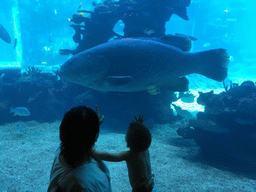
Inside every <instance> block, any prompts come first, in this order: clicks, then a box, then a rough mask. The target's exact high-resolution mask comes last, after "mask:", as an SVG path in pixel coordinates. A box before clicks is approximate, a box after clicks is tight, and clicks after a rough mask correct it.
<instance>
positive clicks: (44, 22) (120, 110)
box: [0, 0, 256, 191]
mask: <svg viewBox="0 0 256 192" xmlns="http://www.w3.org/2000/svg"><path fill="white" fill-rule="evenodd" d="M120 1H121V0H120ZM131 1H132V0H131ZM134 1H135V0H134ZM138 1H139V0H138ZM158 1H159V0H155V1H153V0H151V1H150V0H149V1H145V2H151V3H152V4H154V5H153V7H155V8H156V9H157V7H158V4H159V3H158ZM160 1H164V0H160ZM186 1H187V0H183V1H178V0H173V1H172V0H169V1H167V2H175V3H176V4H178V2H179V3H182V2H186ZM92 2H93V1H92V0H65V1H60V0H55V1H52V0H1V2H0V24H1V25H2V26H3V27H4V29H5V30H6V31H7V32H8V33H9V36H10V37H11V43H10V44H8V43H6V42H5V41H4V40H2V39H0V96H1V97H0V133H1V134H0V135H1V137H2V139H3V145H4V142H10V140H11V142H10V143H8V145H5V147H6V151H7V149H8V146H9V145H10V146H12V147H14V149H11V151H10V154H15V150H19V153H17V154H24V153H27V154H28V155H27V156H29V155H30V152H31V151H32V152H31V153H36V154H37V152H35V151H33V146H34V145H37V147H38V145H41V143H40V144H39V143H37V141H40V142H42V143H46V145H49V146H51V148H50V147H49V148H47V146H44V147H45V148H43V149H42V151H39V152H38V153H39V154H37V155H38V156H39V157H45V154H44V150H48V152H49V151H50V152H49V153H50V154H51V155H53V153H54V149H53V147H52V146H54V147H55V146H57V144H58V142H59V140H58V126H59V122H60V121H61V120H62V118H63V115H64V113H65V112H67V111H68V110H69V109H71V108H72V107H74V106H78V105H86V106H88V107H90V108H92V109H95V105H98V107H99V109H100V113H101V114H103V115H105V117H106V120H105V122H104V123H105V126H103V127H104V128H103V130H102V132H101V134H103V135H107V134H108V132H113V133H115V134H125V132H126V129H127V127H128V125H129V122H131V120H132V119H133V116H134V115H138V114H140V113H142V114H144V115H145V118H146V120H145V124H146V125H147V126H149V128H150V129H152V128H153V127H154V126H157V125H159V124H163V126H165V129H166V130H167V133H166V134H165V133H161V134H162V135H163V138H164V139H163V140H161V142H162V145H163V146H165V145H168V146H169V148H168V150H173V148H170V146H172V145H173V146H175V145H177V146H176V147H180V148H179V150H180V151H182V150H183V149H184V148H183V147H184V146H185V148H186V147H187V145H189V144H190V143H189V142H187V140H186V141H183V140H179V139H181V137H180V138H179V139H178V138H176V136H177V135H175V134H176V133H174V132H172V133H169V132H168V128H166V127H168V126H169V125H170V124H171V125H172V126H171V127H172V129H177V128H178V127H179V126H185V125H186V123H187V122H186V121H185V123H184V118H183V117H180V116H178V117H177V114H178V113H177V112H176V111H174V114H173V111H170V107H169V105H170V104H171V102H172V101H173V103H174V102H175V101H174V100H175V99H173V98H174V97H175V96H177V95H178V93H175V94H174V93H170V92H169V91H168V90H163V89H159V90H160V93H161V94H158V95H149V93H148V92H146V91H144V92H132V93H131V92H128V93H126V92H100V91H97V90H94V89H90V88H88V87H84V86H81V85H76V84H66V83H65V82H64V81H62V80H61V79H60V78H59V77H57V76H55V74H54V70H58V69H59V68H60V66H61V65H62V64H63V63H65V62H66V61H67V60H68V59H70V58H71V57H72V55H61V54H60V53H59V50H60V49H70V50H74V49H76V48H77V46H78V45H79V44H78V43H76V42H75V38H76V37H73V36H74V34H75V30H74V29H73V28H72V27H70V26H69V25H73V24H74V22H72V21H71V19H72V16H73V14H79V13H78V12H77V11H78V10H80V11H81V10H87V11H93V10H94V9H95V6H93V5H92ZM94 2H95V4H100V3H101V2H104V1H102V0H95V1H94ZM115 2H118V1H115ZM113 3H114V1H113ZM175 3H174V4H175ZM176 4H175V5H176ZM150 6H151V5H150ZM166 6H168V3H167V5H166ZM131 7H132V6H131ZM131 7H128V8H127V10H125V11H126V12H127V13H125V14H128V15H129V14H130V16H131V17H132V16H134V15H132V14H133V13H131V11H134V10H133V7H132V8H131ZM139 7H143V6H139ZM174 7H175V6H174ZM101 8H102V7H101ZM171 8H173V7H171ZM183 8H184V7H183ZM103 9H104V7H103ZM255 9H256V1H254V0H191V3H190V5H189V6H188V7H186V11H187V16H188V18H189V20H185V19H182V18H181V17H180V16H178V14H172V15H171V17H170V20H168V21H166V23H165V32H164V33H165V35H168V34H172V35H174V34H177V33H178V34H183V35H186V36H191V37H194V38H196V39H197V40H196V41H192V48H191V52H199V51H206V50H210V49H219V48H223V49H226V50H227V52H228V55H229V65H228V76H227V79H226V81H227V82H229V86H231V85H232V83H237V84H238V85H240V84H241V83H242V82H244V81H246V80H249V81H253V82H256V73H255V68H256V46H255V43H256V35H255V34H256V20H255ZM160 12H161V11H160ZM116 14H117V13H116V12H114V11H113V15H111V16H109V15H106V16H104V17H102V18H108V17H109V18H113V17H114V16H115V15H116ZM122 14H123V15H124V13H122ZM141 14H142V15H143V16H145V17H146V18H147V17H151V16H152V15H154V12H152V13H149V12H143V11H142V13H141ZM89 15H90V13H84V14H82V16H83V17H88V16H89ZM156 15H157V14H156ZM80 16H81V14H80ZM102 18H101V17H100V16H99V20H98V21H100V19H102ZM135 18H136V17H135ZM151 18H153V17H151ZM110 20H111V19H110ZM96 21H97V20H96ZM134 22H136V19H135V20H134ZM88 25H89V24H88ZM139 25H142V26H144V25H143V24H139ZM145 25H146V26H147V25H148V24H147V23H146V24H145ZM159 25H160V24H159ZM145 28H146V29H147V27H145ZM148 29H149V30H148V31H146V32H145V34H147V35H150V34H154V30H150V29H151V28H150V26H149V28H148ZM125 30H126V31H125ZM113 31H114V32H115V33H116V36H115V37H118V36H119V35H120V36H123V35H125V32H127V28H125V24H124V22H123V21H122V20H121V19H120V20H118V21H117V22H116V23H114V24H113ZM128 32H129V30H128ZM128 32H127V33H128ZM105 33H106V32H105V31H104V30H102V33H100V34H99V36H97V37H98V38H99V39H100V38H102V37H103V36H104V34H105ZM0 35H1V34H0ZM84 35H85V36H86V35H88V36H89V37H90V38H95V36H93V35H94V34H87V33H85V34H84ZM82 37H83V36H81V38H82ZM90 38H89V39H90ZM15 39H17V45H16V46H15ZM99 39H93V41H92V42H97V40H99ZM113 40H114V39H113V37H112V38H110V39H108V40H106V42H107V41H113ZM14 46H15V48H14ZM81 51H82V50H81ZM28 67H35V68H28ZM14 69H17V70H20V71H18V72H13V71H11V72H10V73H9V72H7V71H8V70H14ZM33 70H36V71H33ZM100 70H101V69H99V71H100ZM141 70H143V69H141ZM24 74H25V75H24ZM159 76H161V75H159ZM110 77H111V76H110ZM112 77H113V79H115V78H116V79H118V78H119V77H120V78H119V79H122V78H123V77H122V76H118V75H116V76H112ZM129 77H130V76H129ZM187 79H188V80H189V90H190V92H191V93H193V94H194V95H195V101H194V102H191V103H186V102H182V101H181V100H176V102H175V105H179V106H180V107H182V108H183V109H186V110H188V111H190V112H191V113H192V114H193V115H194V117H195V118H196V115H197V113H198V112H199V111H200V112H203V111H204V106H203V105H201V104H198V103H197V102H196V98H197V97H198V96H199V92H200V91H204V92H206V91H211V90H214V93H216V94H218V93H221V92H223V91H225V89H224V86H223V83H222V82H216V81H214V80H211V79H209V78H206V77H204V76H202V75H198V74H190V75H188V76H187ZM230 82H231V83H230ZM122 83H125V82H122ZM118 85H119V84H118ZM227 98H229V99H230V97H228V96H227ZM254 98H255V97H254V94H252V96H251V97H250V98H249V99H248V98H246V99H241V100H239V104H238V102H236V103H235V104H234V105H239V107H240V108H243V105H244V103H246V102H247V101H248V103H249V101H251V103H252V104H251V106H252V108H253V106H256V105H254V103H255V101H254ZM250 99H251V100H250ZM240 102H241V103H240ZM242 102H244V103H242ZM248 103H247V104H248ZM11 107H12V108H15V107H26V108H27V109H28V110H29V111H30V114H31V115H30V116H12V114H10V113H9V112H10V108H11ZM224 109H225V110H227V111H228V112H230V113H231V112H232V110H230V111H229V108H224ZM250 110H251V111H253V109H250ZM208 111H209V110H208ZM245 111H246V110H245ZM254 111H256V110H254ZM249 116H250V115H249ZM251 116H253V115H251ZM251 116H250V117H251ZM250 117H249V118H250ZM253 117H254V116H253ZM246 118H247V116H246V117H245V119H241V121H238V120H237V122H250V123H251V122H252V123H251V124H253V123H255V121H254V120H253V121H251V119H249V120H250V121H249V120H248V121H247V119H246ZM238 119H240V117H239V118H238ZM31 122H32V123H31ZM34 122H36V123H35V124H36V125H34ZM48 122H50V123H52V122H53V123H55V124H54V125H55V130H54V131H53V132H54V134H55V135H54V136H55V140H54V139H52V138H51V140H50V142H49V138H50V137H51V136H52V133H51V129H49V128H48V127H47V126H48V124H47V123H48ZM56 122H57V123H56ZM40 123H42V125H43V126H42V127H43V128H42V127H40V130H37V125H40ZM44 123H45V124H44ZM31 124H32V125H31ZM245 124H246V123H245ZM9 127H11V129H10V130H9ZM31 127H32V128H31ZM44 127H45V128H47V131H44ZM1 128H3V130H2V129H1ZM158 128H159V127H158ZM152 130H153V129H152ZM6 133H7V134H8V136H7V137H6V135H5V134H6ZM161 134H160V135H161ZM168 134H170V135H168ZM167 135H168V136H167ZM154 136H156V137H157V136H159V134H158V133H154ZM177 137H178V136H177ZM248 137H249V138H251V139H253V140H255V133H252V134H251V133H250V134H249V136H248ZM111 138H112V137H111ZM113 138H115V137H114V136H113ZM173 138H174V139H173ZM245 138H247V137H245ZM12 142H14V143H15V144H13V143H12ZM48 142H49V143H48ZM51 142H52V143H51ZM106 142H107V139H106ZM183 142H184V143H183ZM239 142H241V143H243V142H244V141H239ZM166 143H167V144H166ZM27 144H28V146H29V147H28V148H26V147H22V146H23V145H25V146H26V145H27ZM158 145H159V146H160V145H161V144H159V143H158ZM158 145H157V146H158ZM183 145H184V146H183ZM193 146H197V145H196V144H195V143H193ZM15 147H16V148H15ZM21 148H22V150H24V153H23V151H21ZM195 148H196V147H195ZM153 149H154V153H153V154H154V156H153V162H154V165H155V166H156V165H157V162H158V160H157V156H158V154H157V152H158V150H159V151H161V150H162V149H160V147H159V148H157V147H156V146H154V148H153ZM12 150H13V151H12ZM26 150H31V151H26ZM186 150H188V148H186ZM191 150H192V151H193V150H194V151H196V150H197V148H196V149H194V148H193V149H191ZM241 151H243V149H241ZM244 151H246V149H244ZM168 152H169V153H170V151H168ZM187 153H188V154H195V153H194V152H187ZM231 153H233V154H235V155H236V156H241V159H243V157H244V159H246V158H247V156H243V154H242V155H240V151H239V150H238V151H236V150H234V151H232V152H231ZM253 153H254V152H253ZM0 154H1V155H2V156H1V158H2V159H1V160H3V161H5V160H6V159H7V160H8V162H9V161H10V163H8V165H9V164H12V162H14V161H15V165H17V164H19V163H20V164H21V167H22V166H24V167H26V166H29V164H30V163H31V162H29V160H28V162H27V164H26V162H24V161H23V160H22V159H18V157H16V156H12V155H10V154H9V153H8V155H10V156H11V157H10V158H11V160H10V159H8V158H7V157H4V155H3V154H2V152H1V150H0ZM48 155H49V154H48ZM46 156H47V155H46ZM181 156H182V155H181ZM188 156H189V155H188ZM188 156H186V157H184V158H185V159H186V158H188V159H190V158H191V157H188ZM255 156H256V153H255ZM12 158H13V159H12ZM168 158H169V156H168V155H167V157H166V159H167V160H166V162H167V165H168V164H175V162H172V159H171V158H170V160H169V159H168ZM182 158H183V157H182ZM248 158H249V157H248ZM17 159H18V160H17ZM255 159H256V158H255ZM51 160H52V159H49V157H48V167H47V168H49V165H50V163H49V162H51ZM176 160H177V159H176ZM169 161H170V162H169ZM178 161H179V160H178ZM193 161H196V162H197V160H194V159H193V157H192V158H191V159H190V163H191V162H193ZM17 162H18V163H17ZM23 163H24V164H25V165H24V164H23ZM33 163H34V164H36V163H35V162H33ZM201 163H202V164H203V161H200V162H199V163H198V164H200V165H201ZM0 164H1V163H0ZM34 164H33V166H35V165H34ZM211 166H212V164H211ZM213 167H214V166H213ZM216 167H218V166H216ZM161 168H162V167H161ZM24 169H25V168H24ZM196 169H197V168H196ZM10 170H13V169H12V168H10ZM21 170H23V168H22V169H21ZM113 170H114V169H113ZM8 171H9V168H8V169H7V170H6V173H5V174H7V175H8V178H9V180H10V178H11V177H12V176H13V173H12V172H11V171H10V173H8ZM190 171H191V170H190ZM197 171H198V170H197ZM225 171H226V170H225V169H224V171H223V172H225ZM48 172H49V171H48ZM170 172H172V170H171V171H170ZM174 172H175V171H174ZM191 172H192V171H191ZM195 172H196V171H195ZM223 172H222V173H223ZM160 173H161V170H158V174H159V175H160ZM196 173H197V172H196ZM198 173H199V174H200V171H198ZM204 173H205V174H206V172H204ZM40 174H41V172H40V173H38V175H40ZM170 174H171V173H170ZM177 174H179V173H177ZM32 175H33V174H32V173H31V174H30V175H29V176H28V178H29V179H28V181H29V180H33V177H32ZM114 175H115V173H114ZM171 175H173V173H172V174H171ZM174 175H175V174H174ZM215 175H217V174H215ZM223 175H225V173H223ZM169 176H170V175H169ZM169 176H163V177H164V178H169ZM239 176H241V175H239ZM47 177H48V176H47ZM205 177H206V178H207V177H211V174H209V175H207V174H206V176H205ZM241 177H242V176H241ZM249 178H250V182H252V183H253V182H255V175H253V176H252V177H249ZM4 179H5V177H4V176H2V175H0V191H3V190H5V191H17V190H20V189H21V188H22V187H24V185H23V184H22V181H21V180H20V179H18V181H19V182H20V183H19V184H20V186H22V187H17V188H15V187H13V188H12V187H11V186H12V185H11V182H9V181H8V182H9V184H8V188H7V187H3V186H4V184H2V183H1V182H2V181H4ZM161 179H162V178H161ZM222 179H223V178H222ZM246 179H248V178H247V177H246ZM206 180H207V179H206ZM241 180H243V178H242V179H241ZM179 181H180V180H179ZM43 182H45V184H44V185H45V186H46V185H47V183H46V181H45V180H44V181H43ZM120 182H121V181H120ZM167 182H171V181H168V180H167ZM198 182H199V183H200V182H203V181H198ZM216 183H217V184H216V186H217V187H216V188H212V189H214V190H217V189H218V187H220V186H221V184H219V183H218V182H217V181H216ZM28 185H29V184H28ZM120 185H121V183H120ZM126 185H127V184H126ZM161 185H164V184H163V183H161V181H160V179H159V180H157V175H156V188H157V190H158V191H161V189H162V188H161ZM179 185H182V184H180V183H177V186H179ZM191 185H192V189H193V190H195V191H207V190H211V188H210V187H209V186H210V185H209V186H208V185H207V184H206V187H205V186H204V187H202V188H200V187H198V185H197V184H194V185H193V183H191ZM213 185H214V184H213ZM45 186H44V187H42V188H43V189H45V188H46V187H45ZM177 186H176V187H177ZM251 186H252V188H254V189H256V186H255V185H254V184H251ZM168 187H169V186H168ZM171 187H174V189H175V184H173V185H170V188H171ZM240 187H241V188H239V189H238V190H235V189H236V187H233V188H232V187H230V189H232V190H234V191H240V189H242V188H243V186H242V184H241V185H240ZM170 188H169V189H170ZM7 189H8V190H7ZM26 189H27V191H29V187H28V188H26ZM32 189H34V188H33V187H31V191H32ZM176 189H178V188H176ZM179 189H180V188H179ZM250 189H251V188H250ZM129 190H130V189H129ZM129 190H124V191H129ZM180 190H182V189H180ZM184 190H185V189H184Z"/></svg>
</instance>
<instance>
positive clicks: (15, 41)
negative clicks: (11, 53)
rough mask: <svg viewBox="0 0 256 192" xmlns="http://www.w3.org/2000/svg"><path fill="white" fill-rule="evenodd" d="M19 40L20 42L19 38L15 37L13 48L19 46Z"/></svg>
mask: <svg viewBox="0 0 256 192" xmlns="http://www.w3.org/2000/svg"><path fill="white" fill-rule="evenodd" d="M17 42H18V40H17V39H14V45H13V49H15V48H16V46H17Z"/></svg>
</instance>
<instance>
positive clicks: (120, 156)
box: [92, 150, 130, 162]
mask: <svg viewBox="0 0 256 192" xmlns="http://www.w3.org/2000/svg"><path fill="white" fill-rule="evenodd" d="M129 155H130V151H122V152H118V153H108V152H103V151H96V150H94V151H93V152H92V156H93V157H94V158H97V159H101V160H104V161H112V162H119V161H124V160H126V159H127V158H128V157H129Z"/></svg>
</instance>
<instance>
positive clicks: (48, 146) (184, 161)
mask: <svg viewBox="0 0 256 192" xmlns="http://www.w3.org/2000/svg"><path fill="white" fill-rule="evenodd" d="M59 124H60V122H59V121H58V122H54V123H37V122H34V121H31V122H26V123H23V122H17V123H12V124H6V125H2V126H0V130H1V131H0V138H1V142H0V147H1V148H0V162H1V164H0V166H1V167H0V192H2V191H7V192H46V190H47V187H48V184H49V176H50V170H51V166H52V162H53V157H54V153H55V150H56V149H57V147H58V145H59V137H58V134H59V133H58V128H59ZM104 129H105V128H104V124H103V127H102V131H101V134H100V137H99V139H98V142H97V143H96V148H97V149H99V150H107V151H109V152H116V151H121V150H126V149H127V148H126V143H125V140H124V134H120V133H106V132H105V131H104ZM175 130H176V128H175V126H171V125H155V127H154V129H153V130H151V132H152V136H153V141H152V144H151V147H150V155H151V163H152V170H153V173H154V175H155V184H156V188H157V191H158V192H169V191H184V192H185V191H186V192H189V191H225V192H228V191H232V192H233V191H239V192H242V191H246V192H248V191H256V182H255V178H256V176H255V175H256V174H250V175H249V176H248V175H244V174H235V173H233V172H230V171H227V170H225V169H219V168H216V166H215V167H214V166H210V165H209V164H207V163H204V161H203V160H201V159H200V158H199V157H197V154H198V147H197V146H196V145H195V143H194V142H193V141H192V140H184V139H182V138H180V137H179V136H178V135H177V134H176V131H175ZM106 164H107V165H108V167H109V170H110V174H111V183H112V189H113V192H128V191H129V192H130V191H131V187H130V184H129V181H128V175H127V168H126V164H125V162H120V163H111V162H107V163H106ZM253 179H254V180H253Z"/></svg>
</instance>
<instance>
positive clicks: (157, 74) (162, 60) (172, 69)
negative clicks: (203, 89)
mask: <svg viewBox="0 0 256 192" xmlns="http://www.w3.org/2000/svg"><path fill="white" fill-rule="evenodd" d="M228 61H229V57H228V55H227V52H226V50H225V49H213V50H209V51H203V52H195V53H192V52H188V51H182V50H181V49H179V48H177V47H174V46H172V45H170V44H166V43H162V42H157V41H153V40H145V39H136V38H135V39H134V38H123V39H120V40H114V41H110V42H107V43H104V44H100V45H98V46H95V47H93V48H91V49H88V50H85V51H83V52H80V53H78V54H76V55H74V56H73V57H72V58H70V59H69V60H68V61H67V62H66V63H64V64H63V65H62V66H61V68H60V70H59V71H57V72H56V73H57V75H58V76H59V77H60V78H61V79H64V80H65V81H66V82H73V83H77V84H80V85H84V86H86V87H89V88H93V89H96V90H99V91H118V92H131V91H142V90H148V91H149V92H150V91H151V92H153V91H154V90H155V91H156V92H157V93H159V89H161V88H166V89H169V90H172V91H180V92H181V91H187V90H188V83H189V82H188V80H187V79H186V77H184V76H185V75H188V74H192V73H197V74H201V75H204V76H206V77H208V78H210V79H214V80H216V81H223V80H224V79H225V78H226V77H227V64H228Z"/></svg>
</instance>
